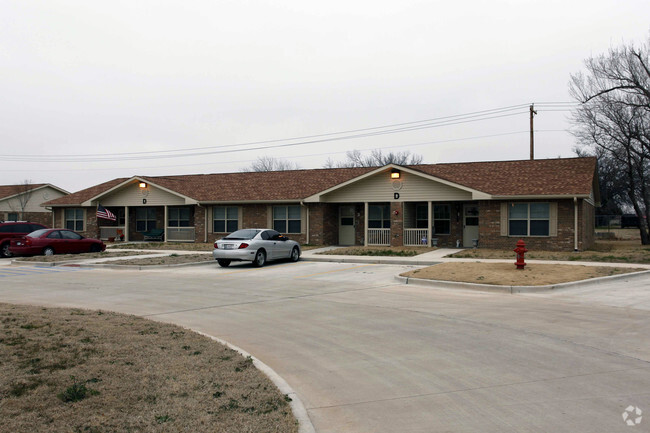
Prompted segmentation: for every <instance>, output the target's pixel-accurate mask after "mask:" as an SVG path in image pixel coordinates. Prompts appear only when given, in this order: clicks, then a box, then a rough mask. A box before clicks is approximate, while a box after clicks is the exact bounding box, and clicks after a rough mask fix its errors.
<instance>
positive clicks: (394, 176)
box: [390, 168, 401, 179]
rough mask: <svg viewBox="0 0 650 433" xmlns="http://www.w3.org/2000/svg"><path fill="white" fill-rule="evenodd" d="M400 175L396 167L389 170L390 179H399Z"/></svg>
mask: <svg viewBox="0 0 650 433" xmlns="http://www.w3.org/2000/svg"><path fill="white" fill-rule="evenodd" d="M400 175H401V173H400V171H399V170H397V169H396V168H394V169H393V170H392V171H391V172H390V178H391V179H399V178H400Z"/></svg>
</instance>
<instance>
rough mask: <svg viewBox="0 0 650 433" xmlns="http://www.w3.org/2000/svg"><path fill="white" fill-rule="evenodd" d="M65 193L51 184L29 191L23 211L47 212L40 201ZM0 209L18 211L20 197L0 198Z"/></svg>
mask: <svg viewBox="0 0 650 433" xmlns="http://www.w3.org/2000/svg"><path fill="white" fill-rule="evenodd" d="M64 195H65V194H64V193H62V192H61V191H59V190H58V189H55V188H52V187H51V186H45V187H43V188H39V189H36V190H34V191H32V192H31V196H30V197H29V201H28V202H27V206H26V207H25V212H49V211H48V210H47V209H46V208H44V207H43V206H41V203H45V202H46V201H50V200H54V199H57V198H59V197H63V196H64ZM0 211H6V212H20V211H21V208H20V198H19V197H17V196H14V197H10V198H7V199H4V200H0Z"/></svg>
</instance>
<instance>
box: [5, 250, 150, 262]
mask: <svg viewBox="0 0 650 433" xmlns="http://www.w3.org/2000/svg"><path fill="white" fill-rule="evenodd" d="M141 254H147V253H145V252H139V251H102V252H101V253H83V254H56V255H53V256H32V257H18V258H16V261H19V262H63V261H66V260H84V259H105V258H110V257H124V256H138V255H141Z"/></svg>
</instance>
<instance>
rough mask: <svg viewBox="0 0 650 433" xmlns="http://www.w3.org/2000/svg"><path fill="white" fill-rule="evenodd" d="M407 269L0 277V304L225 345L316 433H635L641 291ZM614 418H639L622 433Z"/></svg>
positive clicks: (60, 271) (643, 358) (645, 318)
mask: <svg viewBox="0 0 650 433" xmlns="http://www.w3.org/2000/svg"><path fill="white" fill-rule="evenodd" d="M410 268H411V267H409V266H397V265H370V264H366V265H364V264H349V263H347V264H346V263H316V262H299V263H295V264H294V263H277V264H271V265H269V266H267V267H264V268H261V269H256V268H252V267H250V266H249V265H237V266H233V267H231V268H228V269H221V268H218V267H217V266H203V267H195V268H184V269H174V270H169V269H165V270H155V271H115V270H98V269H95V270H86V269H79V268H57V267H55V268H45V269H38V268H31V267H28V268H23V267H20V268H17V267H8V266H0V287H1V288H0V302H12V303H30V304H39V305H56V306H74V307H87V308H101V309H110V310H114V311H119V312H123V313H131V314H137V315H141V316H146V317H150V318H152V319H155V320H161V321H168V322H173V323H177V324H180V325H183V326H188V327H191V328H194V329H197V330H200V331H203V332H205V333H208V334H211V335H214V336H216V337H219V338H222V339H224V340H227V341H229V342H231V343H233V344H235V345H237V346H239V347H241V348H243V349H244V350H247V351H248V352H250V353H251V354H253V355H255V356H256V357H257V358H259V359H261V360H262V361H263V362H265V363H266V364H267V365H269V366H270V367H272V368H273V369H274V370H275V371H276V372H277V373H279V374H280V375H281V376H282V377H283V378H284V379H285V380H286V381H287V382H288V383H289V384H290V385H291V386H292V387H293V388H294V389H295V391H296V392H297V393H298V395H299V396H300V398H301V399H302V401H303V403H304V404H305V406H306V408H307V411H308V414H309V416H310V418H311V420H312V421H313V423H314V426H315V427H316V430H317V431H318V432H321V433H324V432H391V433H395V432H608V433H609V432H618V431H621V432H630V431H650V311H649V310H650V302H649V299H650V278H645V279H636V280H633V281H630V282H626V281H618V282H616V283H612V285H611V286H607V287H604V286H599V287H597V288H593V289H576V290H567V291H562V292H557V293H549V294H542V295H540V294H535V295H510V294H500V293H496V294H495V293H482V292H472V291H462V290H445V289H430V288H422V287H417V286H411V285H408V286H404V285H400V284H397V283H396V282H395V281H394V280H393V277H394V275H395V274H397V273H400V272H403V271H405V270H408V269H410ZM610 294H613V295H611V296H610ZM630 405H632V406H635V407H639V408H640V409H641V410H643V411H644V412H645V413H644V415H645V417H644V419H642V421H641V423H640V424H639V425H637V426H635V427H634V428H633V429H632V428H631V427H628V426H627V425H626V424H625V422H624V421H623V418H622V413H623V412H624V411H625V409H626V408H627V407H628V406H630Z"/></svg>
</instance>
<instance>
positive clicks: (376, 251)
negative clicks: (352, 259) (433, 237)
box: [318, 247, 437, 257]
mask: <svg viewBox="0 0 650 433" xmlns="http://www.w3.org/2000/svg"><path fill="white" fill-rule="evenodd" d="M436 249H437V248H427V247H345V248H337V249H335V250H328V251H323V252H322V253H318V254H324V255H342V256H398V257H413V256H417V255H419V254H424V253H428V252H431V251H435V250H436Z"/></svg>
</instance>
